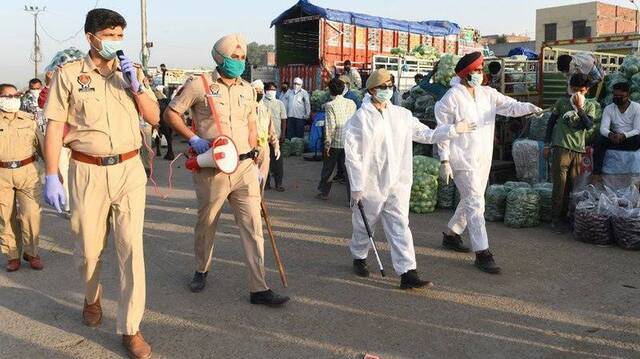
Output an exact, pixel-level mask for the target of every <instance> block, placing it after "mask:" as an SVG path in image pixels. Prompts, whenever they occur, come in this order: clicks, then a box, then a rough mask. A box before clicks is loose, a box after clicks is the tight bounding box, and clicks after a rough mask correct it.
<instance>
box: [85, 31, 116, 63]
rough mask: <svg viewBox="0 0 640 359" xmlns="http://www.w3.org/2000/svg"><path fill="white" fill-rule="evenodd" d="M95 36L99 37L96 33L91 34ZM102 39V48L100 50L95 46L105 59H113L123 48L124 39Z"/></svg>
mask: <svg viewBox="0 0 640 359" xmlns="http://www.w3.org/2000/svg"><path fill="white" fill-rule="evenodd" d="M91 36H93V37H94V38H96V39H98V38H97V37H96V36H95V35H91ZM98 41H100V45H101V47H102V48H101V49H100V50H98V49H97V48H96V47H93V45H91V46H92V47H93V48H94V50H96V51H98V55H100V57H102V58H103V59H105V60H113V59H115V58H116V56H117V52H118V51H120V50H122V41H121V40H118V41H116V40H101V39H98Z"/></svg>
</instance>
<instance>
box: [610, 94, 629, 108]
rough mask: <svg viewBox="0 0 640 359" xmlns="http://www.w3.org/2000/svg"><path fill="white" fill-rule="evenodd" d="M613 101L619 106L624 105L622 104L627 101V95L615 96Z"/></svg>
mask: <svg viewBox="0 0 640 359" xmlns="http://www.w3.org/2000/svg"><path fill="white" fill-rule="evenodd" d="M613 103H615V104H616V105H617V106H622V105H624V104H626V103H627V98H626V97H618V96H614V97H613Z"/></svg>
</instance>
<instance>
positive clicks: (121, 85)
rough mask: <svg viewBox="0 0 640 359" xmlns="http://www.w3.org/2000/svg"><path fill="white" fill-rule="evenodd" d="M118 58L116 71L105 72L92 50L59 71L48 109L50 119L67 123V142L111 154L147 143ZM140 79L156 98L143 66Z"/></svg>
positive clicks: (97, 153) (94, 152) (79, 148)
mask: <svg viewBox="0 0 640 359" xmlns="http://www.w3.org/2000/svg"><path fill="white" fill-rule="evenodd" d="M117 64H118V62H117V61H114V62H113V67H114V68H113V69H112V70H114V71H112V72H111V73H110V74H109V75H107V76H103V75H101V74H100V72H99V71H98V68H97V67H96V66H95V64H94V63H93V61H92V60H91V58H90V57H89V55H88V54H87V56H85V57H84V59H82V60H77V61H73V62H69V63H67V64H66V65H64V66H63V67H62V68H61V69H58V70H57V71H56V73H55V75H54V76H53V81H52V83H51V89H50V91H49V98H48V99H47V104H46V105H45V109H44V112H45V116H46V118H48V119H49V120H51V121H57V122H65V123H66V124H67V127H68V133H67V134H66V135H65V137H64V144H65V146H68V147H70V148H71V149H73V150H75V151H79V152H83V153H86V154H88V155H93V156H110V155H116V154H122V153H127V152H130V151H133V150H136V149H139V148H140V146H141V145H142V139H141V134H140V116H139V115H138V110H137V109H136V104H135V101H134V99H133V96H132V95H131V93H130V91H129V89H128V87H129V85H128V84H127V82H126V80H124V78H123V75H122V72H121V71H120V68H118V66H117ZM138 81H139V82H140V84H143V85H144V86H145V94H146V95H147V96H149V97H151V98H152V99H154V100H155V96H154V95H153V91H151V89H150V88H149V86H148V85H147V84H146V81H144V74H143V72H142V69H141V68H138Z"/></svg>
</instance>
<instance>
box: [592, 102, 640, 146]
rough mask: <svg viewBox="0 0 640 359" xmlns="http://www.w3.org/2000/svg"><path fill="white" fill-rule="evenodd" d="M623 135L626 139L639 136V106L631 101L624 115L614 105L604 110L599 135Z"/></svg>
mask: <svg viewBox="0 0 640 359" xmlns="http://www.w3.org/2000/svg"><path fill="white" fill-rule="evenodd" d="M611 131H613V132H616V133H623V134H624V136H625V137H626V138H629V137H633V136H637V135H640V104H639V103H637V102H633V101H631V104H629V107H627V110H626V111H624V113H622V112H620V109H619V108H618V106H617V105H616V104H615V103H612V104H610V105H608V106H607V107H605V108H604V111H603V112H602V123H601V124H600V133H601V134H602V135H603V136H604V137H609V133H610V132H611Z"/></svg>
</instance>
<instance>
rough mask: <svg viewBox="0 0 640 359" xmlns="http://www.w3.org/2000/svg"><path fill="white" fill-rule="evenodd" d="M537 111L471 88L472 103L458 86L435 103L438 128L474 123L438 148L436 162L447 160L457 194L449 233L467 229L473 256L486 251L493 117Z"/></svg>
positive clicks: (486, 90) (489, 91)
mask: <svg viewBox="0 0 640 359" xmlns="http://www.w3.org/2000/svg"><path fill="white" fill-rule="evenodd" d="M539 111H541V110H540V109H539V108H538V107H537V106H535V105H533V104H530V103H524V102H518V101H516V100H514V99H513V98H511V97H508V96H505V95H503V94H501V93H499V92H498V91H496V90H495V89H493V88H491V87H488V86H481V87H476V88H475V100H474V98H473V97H472V96H471V94H470V93H469V91H468V90H467V88H466V87H465V86H463V85H461V84H456V85H454V86H452V87H451V89H450V90H449V91H447V93H446V94H445V95H444V97H443V98H442V99H441V100H440V101H438V102H437V103H436V106H435V115H436V119H437V120H438V126H442V125H454V124H456V123H458V122H460V121H469V122H471V123H475V124H476V125H477V128H476V130H475V131H473V132H469V133H464V134H461V135H459V136H457V137H456V138H453V139H451V140H449V141H443V142H441V143H439V144H438V152H439V154H440V160H441V161H444V160H448V161H449V163H450V165H451V169H452V170H453V180H454V182H455V184H456V187H457V188H458V191H460V203H459V204H458V207H457V208H456V212H455V214H454V215H453V218H451V221H450V222H449V229H451V230H452V231H453V232H455V233H457V234H462V232H464V230H465V228H466V227H467V225H468V226H469V237H470V239H471V247H472V248H473V250H474V251H475V252H477V251H482V250H485V249H487V248H489V240H488V237H487V230H486V228H485V220H484V192H485V189H486V187H487V181H488V180H489V172H490V171H491V160H492V157H493V139H494V129H495V122H496V114H498V115H502V116H508V117H520V116H524V115H528V114H531V113H535V112H539Z"/></svg>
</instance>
